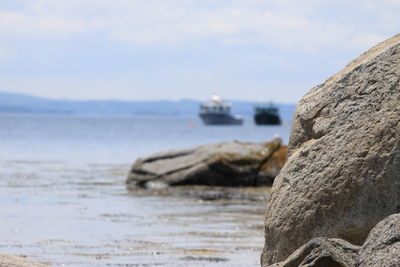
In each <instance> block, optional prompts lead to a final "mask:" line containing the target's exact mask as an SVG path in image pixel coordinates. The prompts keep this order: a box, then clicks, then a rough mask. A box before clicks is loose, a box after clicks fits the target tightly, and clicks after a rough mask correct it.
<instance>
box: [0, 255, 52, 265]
mask: <svg viewBox="0 0 400 267" xmlns="http://www.w3.org/2000/svg"><path fill="white" fill-rule="evenodd" d="M45 266H47V265H44V264H41V263H35V262H31V261H28V260H26V259H24V258H21V257H17V256H12V255H7V254H2V253H0V267H45Z"/></svg>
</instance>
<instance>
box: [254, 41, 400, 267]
mask: <svg viewBox="0 0 400 267" xmlns="http://www.w3.org/2000/svg"><path fill="white" fill-rule="evenodd" d="M399 79H400V35H397V36H394V37H392V38H391V39H389V40H387V41H385V42H383V43H380V44H378V45H376V46H375V47H373V48H372V49H370V50H369V51H367V52H366V53H364V54H363V55H361V56H360V57H358V58H357V59H355V60H353V61H352V62H350V64H348V65H347V66H346V67H345V68H344V69H343V70H342V71H340V72H338V73H337V74H335V75H334V76H332V77H331V78H329V79H328V80H327V81H326V82H324V83H323V84H320V85H318V86H316V87H314V88H313V89H311V91H310V92H309V93H308V94H307V95H306V96H305V97H304V98H303V99H302V100H301V101H300V103H299V104H298V106H297V110H296V114H295V118H294V121H293V127H292V132H291V137H290V142H289V151H288V156H289V158H288V161H287V162H286V164H285V166H284V167H283V169H282V170H281V172H280V174H279V175H278V176H277V177H276V179H275V182H274V185H273V188H272V194H271V197H270V199H269V202H268V205H267V211H266V222H265V246H264V250H263V254H262V257H261V261H262V265H263V266H266V265H268V264H272V263H276V262H279V261H283V260H284V259H286V258H287V257H288V256H289V255H290V254H291V253H292V252H293V251H295V250H296V249H297V248H299V247H300V246H301V245H303V244H305V243H307V242H308V241H309V240H310V239H312V238H314V237H320V236H323V237H330V238H341V239H344V240H347V241H349V242H351V243H353V244H355V245H360V244H362V243H363V242H364V240H365V238H366V237H367V235H368V233H369V231H370V230H371V229H372V228H373V227H374V226H375V225H376V224H377V223H378V222H379V221H380V220H382V219H383V218H385V217H387V216H388V215H390V214H393V213H397V212H399V211H400V123H399V121H400V85H399Z"/></svg>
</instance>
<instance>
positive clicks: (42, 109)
mask: <svg viewBox="0 0 400 267" xmlns="http://www.w3.org/2000/svg"><path fill="white" fill-rule="evenodd" d="M229 102H230V103H232V107H233V108H232V111H233V113H235V114H241V115H244V116H251V115H252V114H253V107H254V103H253V102H248V101H235V100H232V101H229ZM199 104H200V102H199V101H196V100H189V99H187V100H180V101H168V100H162V101H118V100H88V101H78V100H54V99H48V98H41V97H35V96H30V95H25V94H15V93H6V92H0V112H3V113H4V112H7V113H59V114H88V115H89V114H90V115H177V116H196V115H197V113H198V109H199ZM275 105H276V106H277V107H278V108H279V109H280V113H281V116H282V118H283V120H291V119H292V117H293V114H294V109H295V104H280V103H275Z"/></svg>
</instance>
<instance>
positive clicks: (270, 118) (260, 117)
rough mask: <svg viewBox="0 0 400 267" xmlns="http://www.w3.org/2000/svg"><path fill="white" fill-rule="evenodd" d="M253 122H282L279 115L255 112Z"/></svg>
mask: <svg viewBox="0 0 400 267" xmlns="http://www.w3.org/2000/svg"><path fill="white" fill-rule="evenodd" d="M254 122H255V123H256V124H258V125H280V124H281V123H282V122H281V119H280V118H279V116H277V115H273V114H267V113H259V114H256V115H255V116H254Z"/></svg>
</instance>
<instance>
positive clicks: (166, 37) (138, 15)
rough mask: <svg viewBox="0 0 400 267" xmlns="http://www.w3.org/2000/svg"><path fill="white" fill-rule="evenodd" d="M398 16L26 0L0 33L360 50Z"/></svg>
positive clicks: (371, 9)
mask: <svg viewBox="0 0 400 267" xmlns="http://www.w3.org/2000/svg"><path fill="white" fill-rule="evenodd" d="M10 1H11V0H10ZM0 8H1V5H0ZM399 11H400V4H399V3H398V1H392V0H382V1H372V0H369V1H352V2H349V1H344V0H340V1H333V0H328V1H324V3H323V4H322V3H321V1H318V0H305V1H295V0H282V1H261V0H253V1H244V0H242V1H240V0H231V1H224V0H220V1H212V0H168V1H166V0H146V1H143V0H113V1H109V0H59V1H52V0H36V1H29V0H26V1H24V5H23V8H21V9H19V10H13V11H11V10H8V9H0V34H1V36H3V37H2V38H11V39H12V38H19V39H24V38H44V39H46V38H47V39H51V38H75V37H77V36H80V35H91V34H93V35H96V36H102V38H105V39H108V40H111V41H114V42H121V43H128V44H134V45H142V46H143V45H176V44H185V43H189V42H204V41H207V40H214V41H217V42H219V43H221V44H224V45H236V44H258V45H264V46H268V47H273V48H279V49H283V50H290V51H318V50H319V49H322V48H324V47H329V46H342V47H347V48H350V49H359V48H360V46H361V47H362V48H364V47H365V48H366V47H368V46H369V45H370V44H371V43H375V42H377V41H381V40H383V39H384V38H387V37H389V36H390V35H392V34H393V31H395V30H396V29H398V26H399V19H398V12H399ZM332 14H335V15H332ZM385 25H387V26H386V28H385Z"/></svg>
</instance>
